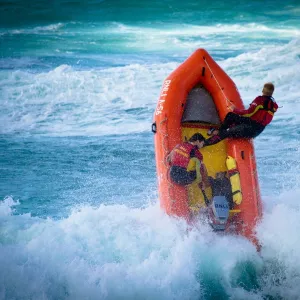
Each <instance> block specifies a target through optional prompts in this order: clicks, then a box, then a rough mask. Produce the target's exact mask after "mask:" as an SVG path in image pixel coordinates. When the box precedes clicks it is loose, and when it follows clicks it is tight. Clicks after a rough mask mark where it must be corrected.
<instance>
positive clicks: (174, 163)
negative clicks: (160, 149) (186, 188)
mask: <svg viewBox="0 0 300 300" xmlns="http://www.w3.org/2000/svg"><path fill="white" fill-rule="evenodd" d="M204 142H205V138H204V137H203V136H202V135H201V134H200V133H196V134H194V135H193V136H192V137H191V138H190V139H189V141H188V142H184V143H181V144H178V145H176V146H175V148H174V149H173V150H172V151H171V153H170V155H169V156H168V162H169V163H170V166H171V167H170V171H169V176H170V179H171V181H172V182H173V183H175V184H179V185H188V184H191V183H192V182H194V181H195V180H197V182H198V184H199V187H200V188H201V189H203V188H205V187H206V186H207V185H208V184H209V183H208V176H207V171H206V168H205V166H204V164H203V156H202V154H201V152H200V151H199V149H201V148H202V147H203V145H204Z"/></svg>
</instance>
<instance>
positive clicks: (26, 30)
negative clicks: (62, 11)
mask: <svg viewBox="0 0 300 300" xmlns="http://www.w3.org/2000/svg"><path fill="white" fill-rule="evenodd" d="M64 26H65V24H63V23H56V24H50V25H45V26H37V27H31V28H30V27H29V28H20V29H10V30H3V31H2V32H1V33H0V35H4V34H10V35H19V34H41V33H50V32H54V31H57V30H59V29H61V28H62V27H64Z"/></svg>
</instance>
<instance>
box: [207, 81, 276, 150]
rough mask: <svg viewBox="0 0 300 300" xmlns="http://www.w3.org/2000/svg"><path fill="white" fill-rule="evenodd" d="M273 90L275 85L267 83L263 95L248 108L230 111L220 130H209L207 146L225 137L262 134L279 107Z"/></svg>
mask: <svg viewBox="0 0 300 300" xmlns="http://www.w3.org/2000/svg"><path fill="white" fill-rule="evenodd" d="M273 92H274V85H273V84H272V83H266V84H265V85H264V87H263V90H262V96H258V97H256V98H255V99H254V100H253V102H252V103H251V104H250V107H249V108H248V109H245V110H237V109H234V110H233V112H230V113H228V114H227V115H226V117H225V119H224V122H223V124H222V125H221V127H220V129H219V130H216V129H210V130H209V132H208V134H209V135H212V137H210V138H209V139H207V140H206V141H205V146H210V145H214V144H216V143H218V142H220V141H221V140H223V139H225V138H255V137H257V136H258V135H259V134H261V133H262V132H263V130H264V129H265V127H266V126H267V125H268V124H269V123H271V121H272V119H273V116H274V113H275V112H276V111H277V109H278V105H277V103H276V102H275V99H274V98H273V97H272V95H273Z"/></svg>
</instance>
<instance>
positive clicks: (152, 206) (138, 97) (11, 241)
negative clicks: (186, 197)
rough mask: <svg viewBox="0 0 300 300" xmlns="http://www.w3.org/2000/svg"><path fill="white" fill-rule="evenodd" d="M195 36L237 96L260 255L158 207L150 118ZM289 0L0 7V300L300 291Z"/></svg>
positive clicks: (296, 43) (299, 104)
mask: <svg viewBox="0 0 300 300" xmlns="http://www.w3.org/2000/svg"><path fill="white" fill-rule="evenodd" d="M197 48H205V49H207V50H208V51H209V52H210V54H211V55H212V56H213V57H214V59H215V60H217V62H218V63H219V64H220V65H221V66H222V67H223V68H224V70H225V71H226V72H227V73H228V74H229V75H230V76H231V78H232V79H233V80H234V81H235V83H236V85H237V87H238V89H239V91H240V93H241V96H242V98H243V100H244V103H245V105H246V106H247V105H248V104H249V103H250V102H251V100H252V99H253V98H254V97H255V96H257V95H258V94H259V93H260V91H261V88H262V85H263V83H264V82H265V81H273V82H274V83H275V85H276V90H275V94H274V97H275V98H276V99H277V101H278V103H279V105H280V106H281V108H280V110H279V111H278V113H277V114H276V116H275V119H274V121H273V122H272V124H271V125H270V126H269V127H268V128H267V129H266V130H265V131H264V133H263V134H262V135H261V136H259V137H258V138H257V139H256V140H255V149H256V157H257V163H258V171H259V181H260V187H261V193H262V198H263V204H264V217H263V220H262V222H261V223H260V224H259V226H258V227H257V236H258V238H259V239H260V241H261V243H262V245H263V248H262V252H261V254H258V253H256V250H255V248H254V247H253V246H252V245H251V244H250V243H249V242H248V241H247V240H245V239H243V238H241V237H232V236H220V235H216V234H215V233H212V232H211V230H210V228H208V227H206V226H205V225H202V226H201V225H200V224H199V226H198V227H199V228H197V229H194V230H192V231H190V233H189V234H188V235H187V234H186V224H185V223H184V222H183V221H181V220H174V219H172V218H170V217H168V216H166V215H165V214H164V213H163V212H162V211H160V209H159V204H158V195H157V187H156V174H155V159H154V145H153V136H152V133H151V132H150V128H151V122H152V116H153V112H154V109H155V107H156V101H157V98H158V95H159V93H160V88H161V85H162V82H163V80H164V78H165V77H166V76H167V75H168V74H169V73H170V72H172V71H173V70H174V69H175V68H176V67H177V66H178V65H179V64H180V63H181V62H182V61H183V60H184V59H186V58H187V57H188V56H189V55H190V54H191V53H192V52H193V51H194V50H195V49H197ZM299 70H300V3H299V1H265V2H264V3H262V1H251V2H250V1H240V2H239V3H236V2H235V1H198V2H196V1H151V2H150V1H133V0H131V1H120V0H119V1H117V0H111V1H91V0H90V1H81V2H79V1H52V2H51V3H50V4H49V1H30V2H29V1H13V0H5V1H2V2H1V4H0V103H1V108H0V299H300V296H299V295H300V287H299V286H300V264H299V261H300V235H299V230H300V221H299V220H300V183H299V182H300V181H299V179H300V176H299V174H300V164H299V160H300V153H299V146H300V145H299V134H300V130H299V122H300V118H299V116H298V112H299V111H300V100H299V99H300V92H299V82H300V71H299Z"/></svg>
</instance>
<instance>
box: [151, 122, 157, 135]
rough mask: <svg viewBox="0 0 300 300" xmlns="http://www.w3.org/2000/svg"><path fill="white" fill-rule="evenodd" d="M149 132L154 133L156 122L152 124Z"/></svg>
mask: <svg viewBox="0 0 300 300" xmlns="http://www.w3.org/2000/svg"><path fill="white" fill-rule="evenodd" d="M151 130H152V132H153V133H156V122H154V123H152V127H151Z"/></svg>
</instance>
